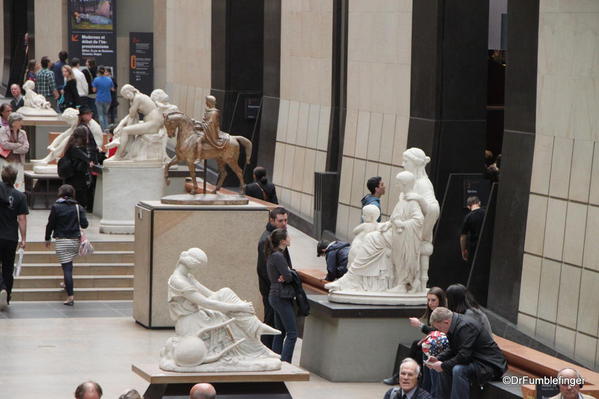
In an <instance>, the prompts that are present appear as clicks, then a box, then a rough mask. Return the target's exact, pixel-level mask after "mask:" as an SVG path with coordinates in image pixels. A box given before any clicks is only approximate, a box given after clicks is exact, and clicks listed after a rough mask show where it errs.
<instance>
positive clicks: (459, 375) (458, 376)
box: [426, 307, 507, 399]
mask: <svg viewBox="0 0 599 399" xmlns="http://www.w3.org/2000/svg"><path fill="white" fill-rule="evenodd" d="M431 324H432V325H433V327H435V328H436V329H437V330H439V331H441V332H443V333H445V334H447V339H448V340H449V349H447V350H446V351H444V352H443V353H441V354H440V355H438V356H437V357H436V358H435V357H434V356H431V357H430V358H429V360H428V362H427V363H426V366H427V367H429V368H431V369H432V370H435V371H436V372H439V373H441V387H442V392H443V394H442V397H446V398H450V399H469V398H470V384H471V383H477V384H484V383H485V382H487V381H491V380H497V379H499V378H501V376H502V375H503V373H505V371H506V370H507V362H506V360H505V357H504V356H503V353H502V352H501V350H500V349H499V347H498V346H497V344H496V343H495V341H493V338H492V337H491V335H490V334H489V333H488V332H487V330H486V329H485V328H484V327H483V326H482V325H481V324H480V323H479V322H478V321H476V320H474V319H472V318H470V317H467V316H465V315H461V314H459V313H454V312H452V311H451V310H449V309H447V308H444V307H438V308H437V309H435V310H433V313H432V314H431Z"/></svg>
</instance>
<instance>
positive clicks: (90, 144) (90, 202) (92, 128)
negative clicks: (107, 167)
mask: <svg viewBox="0 0 599 399" xmlns="http://www.w3.org/2000/svg"><path fill="white" fill-rule="evenodd" d="M78 127H83V128H85V129H86V132H87V150H86V151H87V155H88V156H89V158H90V161H91V162H92V163H93V165H99V164H101V163H102V162H103V161H104V159H105V154H104V153H103V152H102V153H101V152H100V148H99V146H98V144H97V143H100V145H102V142H103V137H102V128H101V127H100V125H99V124H98V122H96V121H95V120H94V119H93V113H92V111H91V110H90V109H89V108H88V107H86V106H81V108H79V125H78ZM97 175H98V174H97V172H95V171H94V170H93V169H92V170H90V184H89V196H88V198H87V210H88V211H89V212H92V211H93V207H94V194H95V192H96V179H97Z"/></svg>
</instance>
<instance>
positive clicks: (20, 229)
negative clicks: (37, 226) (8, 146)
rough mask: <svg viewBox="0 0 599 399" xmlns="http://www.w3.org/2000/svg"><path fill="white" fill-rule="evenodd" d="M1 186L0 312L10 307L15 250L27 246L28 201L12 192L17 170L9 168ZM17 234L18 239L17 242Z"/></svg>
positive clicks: (4, 171) (6, 168)
mask: <svg viewBox="0 0 599 399" xmlns="http://www.w3.org/2000/svg"><path fill="white" fill-rule="evenodd" d="M1 176H2V182H1V183H0V262H2V273H0V310H5V309H6V308H7V306H8V304H9V303H10V296H11V292H12V286H13V270H14V264H15V251H16V250H17V247H20V248H23V249H24V248H25V243H26V242H27V240H26V236H27V214H28V213H29V209H28V208H27V198H26V197H25V195H24V194H23V193H21V192H20V191H18V190H15V188H14V184H15V180H16V178H17V170H16V169H15V168H13V167H12V166H10V165H7V166H5V167H4V168H3V169H2V172H1ZM19 234H20V236H21V238H20V240H19Z"/></svg>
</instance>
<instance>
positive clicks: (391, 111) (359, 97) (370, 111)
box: [337, 0, 412, 238]
mask: <svg viewBox="0 0 599 399" xmlns="http://www.w3.org/2000/svg"><path fill="white" fill-rule="evenodd" d="M411 43H412V1H411V0H380V1H376V2H368V1H360V0H351V1H350V2H349V32H348V71H347V72H348V79H347V120H346V123H345V142H344V146H343V163H342V169H341V184H340V193H339V208H338V215H337V235H338V236H339V237H342V238H350V232H351V231H352V229H353V228H354V227H355V226H356V225H357V224H358V223H360V213H361V204H360V200H361V199H362V197H363V196H364V195H365V194H367V193H368V190H367V189H366V180H367V179H368V178H369V177H372V176H381V177H382V178H383V181H384V182H385V184H386V185H387V194H386V195H384V196H383V197H382V200H381V205H382V211H383V214H385V215H388V214H389V213H390V212H391V211H392V210H393V206H394V205H395V203H396V202H397V198H398V197H399V193H398V190H397V186H396V184H395V181H394V176H395V175H396V174H397V173H398V172H399V168H398V165H399V164H400V163H401V154H402V152H403V151H404V150H405V148H406V143H407V138H408V122H409V117H410V64H411Z"/></svg>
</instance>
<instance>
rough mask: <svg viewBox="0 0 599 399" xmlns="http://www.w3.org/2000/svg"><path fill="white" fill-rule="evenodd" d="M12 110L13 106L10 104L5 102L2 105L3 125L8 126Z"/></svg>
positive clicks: (0, 109)
mask: <svg viewBox="0 0 599 399" xmlns="http://www.w3.org/2000/svg"><path fill="white" fill-rule="evenodd" d="M11 112H12V106H11V105H10V104H7V103H4V104H2V105H0V123H1V124H2V126H1V127H6V128H7V127H8V116H9V115H10V114H11Z"/></svg>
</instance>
